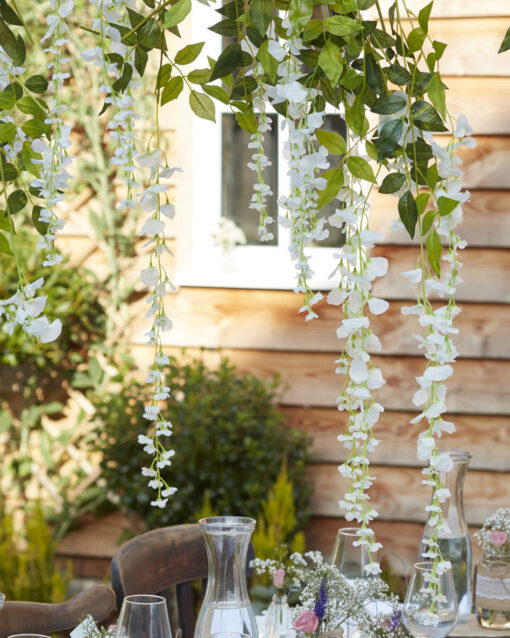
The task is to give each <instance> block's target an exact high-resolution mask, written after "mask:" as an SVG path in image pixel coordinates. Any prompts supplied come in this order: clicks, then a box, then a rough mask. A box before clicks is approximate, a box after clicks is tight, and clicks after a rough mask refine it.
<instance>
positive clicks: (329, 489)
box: [307, 463, 510, 525]
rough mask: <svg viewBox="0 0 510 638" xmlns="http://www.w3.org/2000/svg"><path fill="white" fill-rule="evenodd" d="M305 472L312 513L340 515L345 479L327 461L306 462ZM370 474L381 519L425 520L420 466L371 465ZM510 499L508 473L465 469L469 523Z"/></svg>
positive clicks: (425, 491) (372, 495)
mask: <svg viewBox="0 0 510 638" xmlns="http://www.w3.org/2000/svg"><path fill="white" fill-rule="evenodd" d="M307 474H308V477H309V480H310V482H311V483H312V484H313V488H314V496H313V499H312V502H311V509H312V514H313V515H315V516H333V517H334V516H340V510H339V507H338V499H339V497H340V496H341V495H342V494H344V493H345V491H346V490H347V489H348V487H349V482H348V479H345V478H343V476H342V475H341V474H340V472H339V471H338V469H337V466H336V465H333V464H330V463H315V464H312V465H309V466H308V468H307ZM370 475H371V476H373V477H375V479H376V480H375V481H374V484H373V485H372V487H371V488H370V490H369V495H370V502H371V504H372V505H373V507H374V508H375V509H376V510H377V511H378V512H379V518H380V519H381V520H390V521H392V520H398V521H412V522H419V523H423V522H425V514H426V512H425V510H424V507H425V504H426V502H427V500H428V499H429V498H430V488H428V486H426V485H422V484H421V481H422V479H423V475H422V473H421V469H420V468H407V467H384V466H380V465H371V466H370ZM509 501H510V473H496V472H485V471H468V472H467V474H466V480H465V487H464V507H465V513H466V520H467V521H468V523H469V524H470V525H481V524H482V523H483V521H484V520H485V518H487V516H490V515H491V514H493V513H494V511H495V510H496V509H498V507H507V506H508V503H509Z"/></svg>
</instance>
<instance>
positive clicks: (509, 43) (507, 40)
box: [498, 27, 510, 53]
mask: <svg viewBox="0 0 510 638" xmlns="http://www.w3.org/2000/svg"><path fill="white" fill-rule="evenodd" d="M508 49H510V27H508V29H507V32H506V33H505V37H504V38H503V42H502V43H501V46H500V47H499V51H498V53H504V52H505V51H508Z"/></svg>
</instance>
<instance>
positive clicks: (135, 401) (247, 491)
mask: <svg viewBox="0 0 510 638" xmlns="http://www.w3.org/2000/svg"><path fill="white" fill-rule="evenodd" d="M166 372H167V377H166V381H167V385H169V386H170V387H171V388H172V390H173V391H172V395H171V397H170V399H168V402H167V405H166V406H165V414H167V415H168V417H169V418H170V420H171V421H172V423H173V424H174V435H173V437H172V439H171V441H172V444H173V447H175V450H176V455H175V457H174V459H173V464H172V466H171V468H169V471H168V480H169V482H170V484H171V485H175V486H177V487H178V492H177V493H176V494H175V495H174V496H173V497H171V498H170V499H169V501H168V504H167V507H166V508H165V509H162V510H161V509H157V508H153V507H151V505H150V501H151V499H152V498H153V493H152V490H150V489H149V488H148V487H147V478H146V477H144V476H142V475H141V473H140V468H141V467H142V466H143V465H147V461H148V459H147V456H146V454H145V453H144V452H143V450H142V448H141V446H140V445H139V444H138V442H137V438H138V435H139V434H144V433H145V432H146V429H147V424H146V422H145V423H144V420H143V419H142V418H141V415H142V412H143V403H144V399H145V400H146V399H147V397H148V394H147V393H148V390H147V387H146V386H142V385H140V384H138V383H135V382H131V383H130V384H129V385H126V386H124V387H123V389H122V391H121V392H116V393H112V394H109V395H107V396H103V397H97V398H95V399H94V404H95V405H96V409H97V420H98V426H99V427H98V432H99V440H98V444H97V445H98V448H99V450H100V451H101V452H102V454H103V461H102V471H103V477H104V478H105V479H106V482H107V485H108V489H109V490H110V491H111V492H113V493H114V494H116V495H118V497H119V498H120V506H121V507H122V508H123V509H125V510H128V511H130V512H137V513H138V514H140V515H141V516H142V517H143V518H144V519H145V521H146V523H147V524H148V525H149V526H150V527H152V526H157V525H172V524H177V523H185V522H191V521H194V520H195V513H196V512H200V511H201V510H202V508H203V506H204V502H206V503H208V507H209V508H210V509H212V510H213V511H215V512H218V513H219V514H222V515H227V514H231V515H241V514H242V515H246V516H253V517H255V518H256V517H257V516H258V515H259V513H260V512H261V510H262V504H263V502H264V500H265V499H266V498H267V495H268V493H269V490H270V489H271V487H272V486H273V484H274V483H275V481H276V478H277V476H278V474H279V472H280V469H281V466H282V462H283V461H284V459H285V460H286V463H287V468H288V474H289V479H290V480H291V481H292V485H293V497H294V500H295V504H296V517H295V527H296V529H302V528H303V527H304V525H305V524H306V522H307V519H308V517H309V510H308V500H309V487H308V484H307V482H306V480H305V476H304V471H305V465H306V462H307V460H308V452H307V450H308V447H309V440H308V438H307V437H306V436H305V435H303V434H301V433H299V432H296V431H293V430H291V429H289V428H288V427H287V426H286V424H285V422H284V419H283V416H282V414H281V413H280V412H279V411H278V409H277V408H276V406H275V404H274V398H275V394H276V391H277V389H278V384H277V382H276V380H273V382H272V383H267V382H264V381H261V380H260V379H257V378H256V377H254V376H251V375H241V374H239V373H237V372H236V371H235V369H234V368H233V367H232V366H231V365H230V364H229V363H228V361H226V360H223V361H222V362H221V364H220V366H219V367H218V368H217V369H208V368H207V367H206V366H205V365H204V364H203V363H202V362H200V361H193V362H191V363H189V364H179V363H178V362H177V361H176V360H175V359H172V361H171V362H170V365H169V366H168V368H167V370H166ZM207 493H208V494H207Z"/></svg>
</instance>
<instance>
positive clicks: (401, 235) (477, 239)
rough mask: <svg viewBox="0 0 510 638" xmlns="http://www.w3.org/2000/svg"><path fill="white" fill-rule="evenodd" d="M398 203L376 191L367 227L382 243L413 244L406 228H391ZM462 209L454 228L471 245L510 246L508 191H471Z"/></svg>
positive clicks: (413, 241) (509, 168) (414, 241)
mask: <svg viewBox="0 0 510 638" xmlns="http://www.w3.org/2000/svg"><path fill="white" fill-rule="evenodd" d="M508 170H510V148H509V155H508ZM397 203H398V199H397V198H396V197H392V196H391V195H382V194H380V193H377V194H376V195H375V197H374V199H373V211H372V214H371V224H370V227H371V228H372V230H375V231H376V232H378V233H383V234H384V239H383V240H382V241H381V243H384V244H397V245H413V244H414V245H416V244H417V243H419V239H418V238H417V237H415V239H414V240H413V239H411V238H410V237H409V235H408V234H407V233H406V232H405V231H398V230H392V229H391V225H392V222H393V220H394V219H398V210H397ZM462 208H463V216H464V219H463V221H462V225H461V226H459V227H458V229H457V230H458V233H459V234H460V235H461V237H462V239H465V240H466V241H467V242H468V244H469V246H470V248H487V247H491V248H510V191H490V190H482V191H471V200H470V201H469V202H466V203H465V204H464V205H463V207H462Z"/></svg>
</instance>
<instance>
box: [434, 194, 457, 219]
mask: <svg viewBox="0 0 510 638" xmlns="http://www.w3.org/2000/svg"><path fill="white" fill-rule="evenodd" d="M458 205H459V201H458V200H457V199H451V198H450V197H440V198H439V199H438V200H437V207H438V209H439V214H440V215H441V217H444V216H445V215H449V214H450V213H451V212H453V211H454V210H455V209H456V208H457V206H458Z"/></svg>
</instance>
